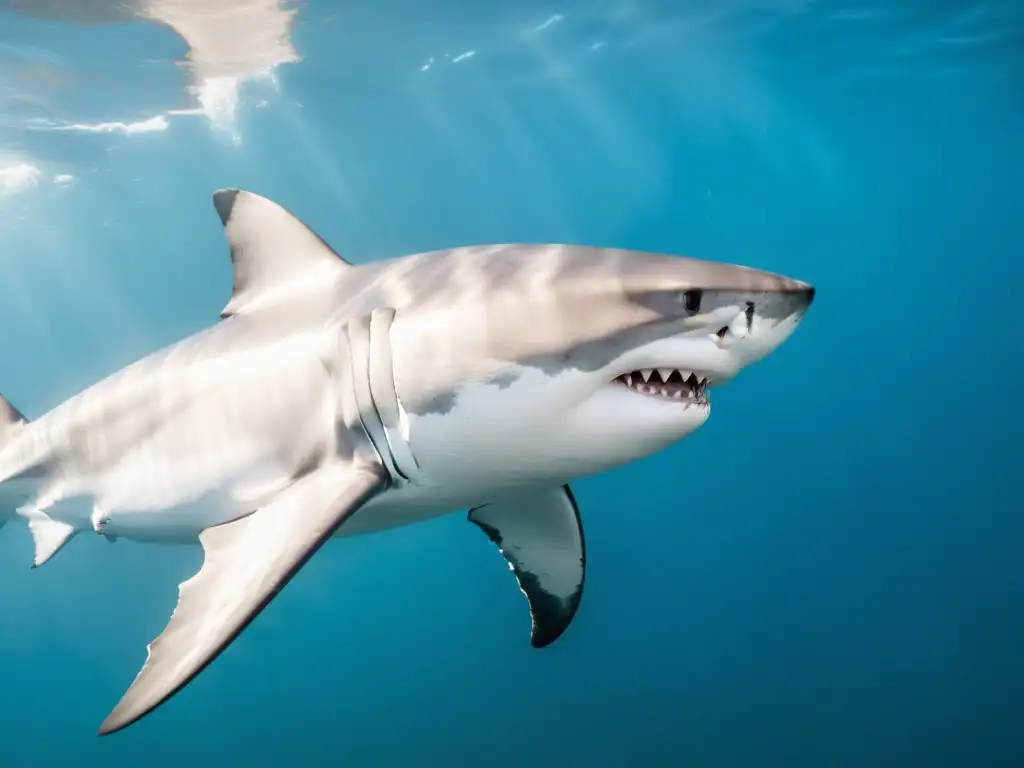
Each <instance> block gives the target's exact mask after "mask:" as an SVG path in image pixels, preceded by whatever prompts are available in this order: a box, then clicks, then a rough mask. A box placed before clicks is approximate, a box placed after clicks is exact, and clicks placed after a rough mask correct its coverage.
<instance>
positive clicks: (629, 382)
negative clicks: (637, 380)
mask: <svg viewBox="0 0 1024 768" xmlns="http://www.w3.org/2000/svg"><path fill="white" fill-rule="evenodd" d="M623 378H624V379H625V380H626V386H627V387H632V386H633V374H631V373H627V374H626V375H625V376H623Z"/></svg>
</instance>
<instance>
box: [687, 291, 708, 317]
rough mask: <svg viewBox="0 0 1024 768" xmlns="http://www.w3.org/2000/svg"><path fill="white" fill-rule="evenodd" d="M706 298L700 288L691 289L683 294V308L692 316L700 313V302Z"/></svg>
mask: <svg viewBox="0 0 1024 768" xmlns="http://www.w3.org/2000/svg"><path fill="white" fill-rule="evenodd" d="M702 298H704V292H703V291H701V290H700V289H698V288H691V289H690V290H688V291H684V292H683V306H684V307H686V311H687V312H689V313H690V314H691V315H695V314H697V313H698V312H700V300H701V299H702Z"/></svg>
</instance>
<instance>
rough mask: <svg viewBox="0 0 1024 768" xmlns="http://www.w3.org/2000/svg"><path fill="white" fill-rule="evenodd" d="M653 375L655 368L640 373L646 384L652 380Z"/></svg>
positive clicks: (645, 369)
mask: <svg viewBox="0 0 1024 768" xmlns="http://www.w3.org/2000/svg"><path fill="white" fill-rule="evenodd" d="M653 373H654V369H653V368H644V369H643V370H642V371H640V375H641V376H643V377H644V381H645V382H646V381H648V380H650V378H651V375H652V374H653Z"/></svg>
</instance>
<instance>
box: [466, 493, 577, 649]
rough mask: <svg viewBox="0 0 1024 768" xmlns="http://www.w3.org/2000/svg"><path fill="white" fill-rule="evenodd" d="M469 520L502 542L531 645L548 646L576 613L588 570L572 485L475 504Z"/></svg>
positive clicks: (499, 544)
mask: <svg viewBox="0 0 1024 768" xmlns="http://www.w3.org/2000/svg"><path fill="white" fill-rule="evenodd" d="M469 520H470V522H472V523H475V524H476V525H477V526H479V528H480V529H481V530H482V531H483V532H484V533H486V534H487V536H488V538H490V540H491V541H493V542H494V543H495V544H497V545H498V549H499V551H500V552H501V554H502V555H504V557H505V560H507V561H508V564H509V567H510V568H511V569H512V572H513V573H514V574H515V577H516V579H517V580H518V581H519V589H520V590H521V591H522V593H523V594H524V595H526V600H527V602H528V603H529V605H530V616H531V618H532V620H533V627H532V631H531V636H530V641H531V643H532V644H533V647H534V648H543V647H544V646H546V645H550V644H551V643H553V642H554V641H555V640H557V639H558V638H559V637H560V636H561V634H562V633H563V632H564V631H565V630H566V628H567V627H568V626H569V624H570V623H571V622H572V620H573V617H574V616H575V615H576V611H577V609H578V608H579V605H580V598H582V597H583V580H584V576H585V574H586V562H587V554H586V547H585V545H584V540H583V524H582V522H581V521H580V513H579V508H578V507H577V506H576V499H575V498H573V495H572V491H571V490H569V486H568V485H566V486H563V487H561V488H549V489H544V490H542V491H537V492H533V493H530V494H520V495H517V496H515V497H514V499H510V500H507V501H502V502H498V503H495V504H487V505H486V506H483V507H476V508H475V509H472V510H470V512H469Z"/></svg>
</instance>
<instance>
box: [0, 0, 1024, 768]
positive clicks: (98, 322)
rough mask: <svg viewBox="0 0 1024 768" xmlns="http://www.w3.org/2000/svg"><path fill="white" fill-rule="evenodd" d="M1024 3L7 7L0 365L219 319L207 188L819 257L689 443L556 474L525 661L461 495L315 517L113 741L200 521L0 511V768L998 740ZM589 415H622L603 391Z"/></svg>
mask: <svg viewBox="0 0 1024 768" xmlns="http://www.w3.org/2000/svg"><path fill="white" fill-rule="evenodd" d="M1022 178H1024V7H1022V6H1021V4H1020V3H1017V2H1011V1H1009V0H1002V2H979V1H977V0H971V1H968V0H963V1H959V0H957V1H954V0H928V2H923V0H919V1H918V2H893V1H892V0H889V1H888V2H886V1H883V0H874V1H867V0H861V1H858V0H843V1H842V2H840V1H839V0H716V2H713V3H711V2H692V1H691V0H609V1H608V2H604V1H603V0H591V1H590V2H584V1H583V0H558V1H557V2H537V1H536V0H518V1H517V2H515V3H511V2H490V3H471V2H466V1H465V0H458V1H457V0H420V1H419V2H413V1H412V0H374V2H366V1H360V0H351V1H350V2H345V3H341V2H337V3H335V2H326V1H322V0H310V2H308V3H305V4H302V5H295V4H292V3H287V2H283V0H281V1H279V0H250V1H249V2H241V0H218V2H216V3H212V2H211V3H209V4H205V5H204V4H203V3H197V2H190V1H189V0H133V2H130V3H127V4H126V3H121V2H114V1H113V0H109V1H108V0H90V1H89V2H77V3H70V2H69V3H61V2H59V1H58V0H48V1H45V2H44V1H40V2H33V1H32V0H0V361H2V364H0V391H2V392H3V393H4V395H5V396H7V397H8V398H9V399H10V400H11V401H12V402H14V403H15V404H16V405H18V407H19V408H21V410H23V411H24V412H25V413H26V414H27V415H29V416H30V417H31V416H34V415H38V414H40V413H42V412H44V411H45V410H47V409H49V408H50V407H52V406H53V405H55V404H56V403H58V402H59V401H61V400H62V399H64V398H66V397H68V396H70V395H72V394H73V393H75V392H76V391H78V390H80V389H81V388H83V387H84V386H87V385H88V384H90V383H92V382H93V381H95V380H97V379H98V378H100V377H102V376H104V375H106V374H107V373H109V372H111V371H113V370H115V369H116V368H118V367H120V366H121V365H124V364H126V363H128V362H131V361H132V360H134V359H135V358H137V357H139V356H140V355H142V354H144V353H146V352H148V351H150V350H152V349H155V348H157V347H158V346H160V345H163V344H166V343H169V342H171V341H174V340H176V339H178V338H180V337H182V336H184V335H186V334H188V333H191V332H193V331H196V330H198V329H200V328H203V327H205V326H207V325H208V324H210V323H211V322H213V321H214V319H215V318H216V316H217V313H218V312H219V311H220V309H221V308H222V306H223V305H224V303H225V301H226V299H227V296H228V294H229V291H230V284H231V275H230V264H229V259H228V253H227V247H226V244H225V241H224V236H223V232H222V229H221V226H220V223H219V221H218V220H217V217H216V215H215V213H214V211H213V207H212V205H211V201H210V195H211V192H212V191H213V190H214V189H216V188H219V187H225V186H236V187H241V188H246V189H252V190H253V191H256V192H259V193H261V194H264V195H267V196H269V197H271V198H273V199H275V200H277V201H278V202H280V203H281V204H283V205H285V206H287V207H288V208H290V209H291V210H293V211H294V212H295V213H296V214H297V215H299V216H300V217H302V218H303V219H304V220H305V221H307V222H308V223H309V224H310V225H311V226H313V227H314V228H315V229H316V230H317V231H318V232H319V233H320V234H321V235H322V236H323V237H324V238H325V239H326V240H327V241H328V242H330V243H331V244H332V245H333V246H334V247H335V248H336V249H337V250H338V251H339V252H341V253H342V254H343V255H345V256H346V257H348V258H349V259H351V260H352V261H355V262H358V263H363V262H367V261H371V260H374V259H379V258H384V257H388V256H395V255H401V254H405V253H413V252H419V251H426V250H431V249H434V248H442V247H447V246H452V245H459V244H469V243H485V242H505V241H520V240H522V241H554V242H580V243H587V244H597V245H612V246H621V247H626V248H634V249H645V250H654V251H663V252H669V253H681V254H689V255H693V256H699V257H703V258H710V259H717V260H722V261H728V262H738V263H744V264H749V265H751V266H756V267H760V268H765V269H770V270H775V271H779V272H783V273H785V274H789V275H792V276H794V277H798V278H800V279H804V280H807V281H810V282H813V283H814V284H815V285H816V286H817V289H818V298H817V300H816V302H815V305H814V307H813V308H812V310H811V311H810V313H809V314H808V316H807V319H806V320H805V322H804V323H803V325H802V326H801V328H800V329H799V330H798V332H797V333H796V335H795V336H794V337H793V339H792V340H790V341H789V342H787V344H786V345H785V346H784V347H783V348H781V349H780V350H779V351H778V352H777V353H775V354H774V355H772V356H771V357H769V358H768V359H767V360H765V361H764V362H762V363H760V364H758V365H757V366H755V367H753V368H751V369H750V370H748V371H745V372H744V373H743V374H742V375H741V376H740V377H739V378H737V380H736V381H735V382H732V383H731V384H729V385H728V386H727V387H726V388H724V389H723V390H722V391H721V392H719V393H717V396H716V397H715V398H714V406H713V412H712V416H711V419H710V420H709V422H708V423H707V425H706V426H704V427H703V428H702V429H701V430H700V431H699V432H697V433H696V434H695V435H693V436H692V437H690V438H688V439H686V440H685V441H683V442H681V443H680V444H678V445H676V446H674V447H673V448H671V449H670V450H667V451H664V452H663V453H660V454H657V455H655V456H653V457H650V458H648V459H646V460H643V461H641V462H638V463H636V464H633V465H630V466H627V467H623V468H621V469H619V470H616V471H614V472H611V473H608V474H606V475H602V476H599V477H594V478H588V479H583V480H580V481H578V482H577V483H576V484H575V486H574V488H575V492H576V496H577V499H578V501H579V503H580V506H581V508H582V512H583V519H584V523H585V527H586V536H587V549H588V574H587V586H586V594H585V596H584V600H583V605H582V607H581V610H580V613H579V615H578V616H577V618H576V620H575V622H574V623H573V625H572V626H571V627H570V629H569V630H568V631H567V632H566V634H565V635H564V636H563V637H562V638H561V639H560V640H559V641H558V642H557V643H555V644H554V645H552V646H551V647H550V648H547V649H545V650H543V651H536V650H533V649H531V648H530V646H529V642H528V634H529V618H528V614H527V612H526V606H525V601H524V600H523V598H522V595H521V594H520V593H519V591H518V589H517V588H516V585H515V582H514V579H513V578H512V576H511V575H510V574H509V573H508V569H507V567H506V566H505V565H504V563H503V562H502V561H501V558H500V556H499V555H498V554H497V552H496V551H494V549H493V547H492V546H490V545H489V544H488V543H487V542H486V540H484V539H483V537H481V535H480V533H479V531H477V530H476V529H474V528H473V526H469V525H467V524H466V522H465V520H464V516H463V515H462V514H453V515H451V516H449V517H446V518H441V519H438V520H435V521H432V522H428V523H423V524H419V525H416V526H411V527H408V528H401V529H397V530H394V531H391V532H387V533H382V534H378V535H374V536H370V537H361V538H358V539H350V540H343V541H337V542H332V543H330V544H328V545H327V546H326V547H325V548H324V549H323V550H321V552H320V553H318V555H317V556H316V557H315V558H314V559H313V560H311V561H310V563H309V564H308V565H307V566H306V567H305V568H304V569H303V570H302V572H301V573H300V574H299V575H298V576H297V577H296V579H295V580H294V581H293V582H292V583H291V584H290V585H289V587H288V588H287V589H286V590H285V591H284V592H282V594H281V596H280V597H279V598H278V599H277V600H276V601H275V602H273V603H272V604H271V605H270V606H269V607H268V608H267V610H266V611H265V612H264V613H263V614H262V615H261V616H260V617H259V618H258V619H257V620H256V621H255V622H254V623H253V625H252V626H251V627H250V628H249V629H247V630H246V631H245V632H244V633H243V634H242V635H241V636H240V637H239V639H238V640H237V641H236V642H235V643H234V644H233V645H232V646H231V647H230V648H229V649H228V650H227V651H226V652H225V653H224V654H223V655H222V656H221V657H220V658H219V659H218V660H216V661H215V662H214V663H213V664H212V665H211V666H210V667H209V668H208V669H207V670H206V671H205V672H203V673H202V674H201V675H200V676H199V677H198V678H197V679H196V680H195V681H194V682H193V683H192V684H191V685H189V686H188V687H187V688H186V689H185V690H184V691H183V692H182V693H180V694H179V695H178V696H177V697H175V698H174V699H173V700H171V701H170V702H169V703H168V704H166V705H165V706H164V707H162V708H161V709H159V710H158V711H157V712H156V713H154V714H153V715H151V716H149V717H147V718H145V719H144V720H142V721H140V722H139V723H137V724H136V725H134V726H132V727H131V728H129V729H128V730H126V731H124V732H121V733H118V734H115V735H112V736H109V737H104V738H98V737H97V736H96V735H95V731H96V728H97V726H98V725H99V723H100V722H101V721H102V719H103V718H104V717H105V716H106V714H107V713H108V711H109V710H110V708H111V707H112V706H113V705H114V704H115V703H116V702H117V700H118V698H119V697H120V696H121V694H122V693H123V691H124V690H125V688H126V687H127V686H128V684H129V683H130V682H131V680H132V678H133V677H134V675H135V674H136V672H137V670H138V668H139V667H140V666H141V664H142V662H143V661H144V659H145V647H146V644H147V643H148V642H149V641H150V640H151V639H153V638H154V637H155V636H156V634H157V633H158V632H159V631H160V630H161V629H162V628H163V626H164V625H165V623H166V621H167V618H168V616H169V614H170V611H171V609H172V607H173V604H174V601H175V598H176V594H177V591H176V585H177V584H178V582H180V581H182V580H184V579H185V578H187V577H188V576H190V575H191V574H192V573H193V572H194V571H195V569H196V568H197V567H198V565H199V563H200V562H201V556H202V553H201V551H200V550H199V549H198V548H174V547H166V546H154V545H148V546H147V545H141V544H133V543H131V542H117V543H116V544H115V545H113V546H112V545H110V544H108V543H106V542H105V541H103V540H102V539H101V538H100V537H90V536H82V537H78V538H76V539H75V540H74V541H73V542H71V544H70V545H69V546H68V547H67V548H66V549H65V550H63V551H62V552H61V553H60V554H59V555H58V556H57V557H56V558H55V559H54V560H53V561H52V562H50V563H48V564H46V566H45V567H43V568H40V569H38V570H30V569H29V567H28V566H29V564H30V562H31V542H30V538H29V535H28V533H27V531H26V530H25V529H24V527H23V526H21V525H14V524H11V525H8V526H6V527H5V528H4V529H3V531H2V532H0V765H2V766H4V768H7V766H11V768H15V767H17V766H23V765H25V766H27V765H33V766H40V765H68V766H138V765H146V766H161V765H190V766H200V765H203V766H205V765H218V766H220V765H248V766H253V767H254V768H255V767H259V766H279V765H280V766H284V765H302V766H334V765H358V766H397V765H409V764H417V765H427V766H475V765H492V766H496V767H497V766H522V765H533V766H549V765H550V766H555V765H558V766H565V765H573V764H579V765H588V766H626V765H641V766H702V767H708V768H717V767H719V766H722V767H726V766H730V767H731V766H757V767H761V766H791V767H792V766H836V767H839V766H911V765H915V766H916V765H928V766H945V765H951V766H1019V765H1024V730H1022V725H1024V661H1022V655H1021V648H1022V647H1024V565H1022V559H1021V552H1022V550H1024V522H1022V517H1021V515H1020V512H1021V505H1020V502H1019V500H1018V483H1017V475H1016V472H1017V471H1019V467H1020V465H1021V459H1022V454H1021V447H1020V446H1021V436H1022V417H1021V414H1020V407H1019V393H1020V391H1021V386H1022V384H1024V379H1022V371H1021V364H1020V358H1019V356H1020V354H1021V352H1024V346H1022V342H1021V339H1020V332H1019V330H1018V328H1019V326H1020V308H1021V307H1020V302H1021V295H1022V291H1024V275H1022V267H1021V263H1022V260H1021V254H1022V253H1024V234H1022V229H1024V227H1022V223H1024V205H1022V202H1021V193H1020V183H1021V179H1022ZM608 417H609V418H615V414H608Z"/></svg>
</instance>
